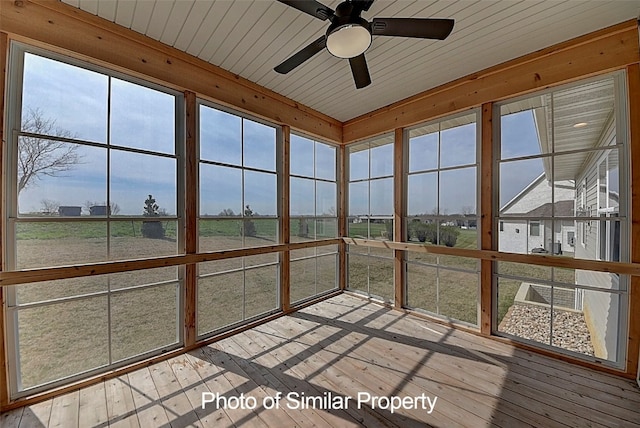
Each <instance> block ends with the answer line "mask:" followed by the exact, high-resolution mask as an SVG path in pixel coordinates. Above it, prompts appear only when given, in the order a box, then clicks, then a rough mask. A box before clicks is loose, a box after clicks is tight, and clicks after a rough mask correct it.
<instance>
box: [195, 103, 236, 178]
mask: <svg viewBox="0 0 640 428" xmlns="http://www.w3.org/2000/svg"><path fill="white" fill-rule="evenodd" d="M200 159H205V160H208V161H213V162H220V163H226V164H230V165H237V166H241V165H242V119H241V118H240V117H238V116H235V115H233V114H229V113H225V112H223V111H220V110H216V109H214V108H211V107H207V106H204V105H201V106H200Z"/></svg>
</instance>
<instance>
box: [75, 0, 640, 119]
mask: <svg viewBox="0 0 640 428" xmlns="http://www.w3.org/2000/svg"><path fill="white" fill-rule="evenodd" d="M62 1H64V2H65V3H68V4H70V5H72V6H75V7H78V8H80V9H82V10H85V11H87V12H89V13H92V14H95V15H98V16H100V17H102V18H104V19H107V20H109V21H112V22H115V23H117V24H119V25H122V26H123V27H126V28H130V29H132V30H134V31H137V32H139V33H142V34H145V35H147V36H149V37H151V38H153V39H156V40H159V41H161V42H163V43H165V44H167V45H170V46H173V47H175V48H177V49H180V50H182V51H185V52H187V53H189V54H192V55H194V56H196V57H198V58H201V59H203V60H205V61H208V62H210V63H212V64H215V65H217V66H220V67H222V68H224V69H226V70H228V71H230V72H232V73H235V74H238V75H240V76H242V77H245V78H247V79H249V80H251V81H253V82H256V83H258V84H259V85H262V86H264V87H266V88H269V89H271V90H273V91H275V92H278V93H280V94H282V95H285V96H287V97H289V98H291V99H293V100H295V101H297V102H299V103H302V104H304V105H307V106H309V107H311V108H313V109H316V110H318V111H320V112H322V113H325V114H327V115H329V116H331V117H333V118H335V119H338V120H340V121H347V120H349V119H352V118H354V117H357V116H360V115H362V114H365V113H367V112H370V111H372V110H375V109H378V108H380V107H384V106H385V105H388V104H391V103H393V102H396V101H399V100H401V99H404V98H406V97H409V96H411V95H414V94H416V93H419V92H422V91H425V90H428V89H431V88H433V87H436V86H439V85H441V84H444V83H446V82H449V81H451V80H454V79H456V78H459V77H463V76H466V75H468V74H471V73H474V72H477V71H480V70H483V69H485V68H487V67H490V66H492V65H495V64H499V63H502V62H504V61H507V60H510V59H513V58H517V57H519V56H522V55H525V54H527V53H531V52H534V51H536V50H539V49H542V48H545V47H547V46H550V45H553V44H556V43H559V42H562V41H565V40H568V39H571V38H574V37H577V36H580V35H583V34H586V33H589V32H592V31H595V30H597V29H600V28H604V27H608V26H610V25H613V24H617V23H619V22H622V21H625V20H628V19H633V18H637V17H638V14H639V12H640V2H639V1H637V0H580V1H578V0H567V1H548V0H522V1H505V0H502V1H497V0H464V1H455V0H431V1H426V0H418V1H405V0H401V1H391V0H376V1H375V2H374V4H373V6H372V7H371V9H370V10H369V11H368V12H365V13H363V17H364V18H366V19H368V20H371V19H372V18H374V17H423V18H426V17H438V18H453V19H455V20H456V25H455V27H454V30H453V32H452V34H451V35H450V36H449V38H448V39H447V40H445V41H430V40H421V39H409V38H401V37H382V36H377V37H374V40H373V43H372V45H371V47H370V48H369V50H368V51H367V52H366V57H367V62H368V64H369V69H370V73H371V79H372V81H373V83H372V84H371V85H370V86H368V87H366V88H364V89H360V90H357V89H356V88H355V85H354V83H353V79H352V76H351V71H350V69H349V64H348V61H347V60H341V59H338V58H334V57H333V56H331V54H329V53H328V52H326V51H323V52H320V53H319V54H317V55H316V56H315V57H314V58H312V59H311V60H309V61H307V62H306V63H304V64H303V65H302V66H300V67H298V68H297V69H295V70H294V71H293V72H291V73H289V74H287V75H280V74H278V73H276V72H274V71H273V67H275V66H276V65H278V64H279V63H280V62H282V61H283V60H284V59H286V58H288V57H289V56H290V55H292V54H293V53H295V52H297V51H298V49H300V48H302V47H304V46H306V45H307V44H309V43H310V42H312V41H313V40H315V39H317V38H318V37H319V36H320V35H322V34H323V33H324V32H325V30H326V27H327V25H328V23H327V21H320V20H318V19H315V18H313V17H311V16H309V15H307V14H304V13H301V12H299V11H297V10H295V9H292V8H290V7H287V6H285V5H283V4H281V3H279V2H277V1H276V0H254V1H250V0H242V1H231V0H195V1H194V0H155V1H153V0H62ZM323 3H324V4H326V5H327V6H329V7H331V8H333V9H335V7H336V6H337V5H338V4H339V3H340V1H339V0H323Z"/></svg>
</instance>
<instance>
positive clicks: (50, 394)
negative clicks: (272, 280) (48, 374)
mask: <svg viewBox="0 0 640 428" xmlns="http://www.w3.org/2000/svg"><path fill="white" fill-rule="evenodd" d="M340 293H341V291H335V292H332V293H328V294H325V295H322V296H321V297H319V298H317V299H312V300H309V301H307V302H304V303H302V304H300V305H296V306H295V307H293V308H291V309H290V310H289V312H288V313H284V312H278V313H276V314H272V315H268V316H266V317H264V318H260V319H258V320H255V321H252V322H250V323H247V324H243V325H241V326H238V327H236V328H234V329H232V330H228V331H225V332H224V333H221V334H219V335H217V336H214V337H210V338H208V339H205V340H201V341H199V342H197V343H194V344H193V345H190V346H185V347H184V348H180V349H177V350H175V351H170V352H167V353H165V354H162V355H158V356H156V357H152V358H148V359H146V360H143V361H139V362H136V363H133V364H130V365H128V366H125V367H121V368H117V369H113V370H111V371H109V372H107V373H103V374H100V375H96V376H93V377H91V378H88V379H83V380H81V381H77V382H74V383H72V384H69V385H66V386H62V387H59V388H56V389H52V390H49V391H45V392H42V393H39V394H34V395H32V396H28V397H23V398H20V399H18V400H15V401H12V402H8V404H6V405H4V406H0V411H2V412H5V411H8V410H12V409H16V408H18V407H24V406H30V405H32V404H36V403H40V402H42V401H45V400H48V399H50V398H54V397H58V396H60V395H63V394H66V393H68V392H72V391H76V390H78V389H80V388H85V387H88V386H91V385H95V384H97V383H101V382H104V381H106V380H109V379H113V378H116V377H118V376H122V375H123V374H125V373H130V372H132V371H135V370H138V369H141V368H144V367H149V366H150V365H152V364H155V363H159V362H161V361H166V360H168V359H170V358H174V357H177V356H179V355H182V354H185V353H187V352H189V351H192V350H194V349H197V348H200V347H202V346H206V345H210V344H212V343H215V342H218V341H220V340H223V339H226V338H228V337H231V336H233V335H235V334H238V333H241V332H243V331H246V330H249V329H252V328H255V327H257V326H260V325H262V324H266V323H268V322H270V321H273V320H275V319H277V318H280V317H282V316H284V315H287V314H290V313H293V312H296V311H298V310H300V309H304V308H306V307H307V306H310V305H314V304H316V303H319V302H322V301H324V300H327V299H330V298H332V297H335V296H336V295H338V294H340Z"/></svg>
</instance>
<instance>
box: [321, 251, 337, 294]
mask: <svg viewBox="0 0 640 428" xmlns="http://www.w3.org/2000/svg"><path fill="white" fill-rule="evenodd" d="M316 261H317V262H316V263H317V266H318V267H317V278H316V280H317V285H316V292H317V293H322V292H323V291H329V290H334V289H336V288H338V276H337V274H336V271H337V265H338V256H337V254H334V255H328V256H322V257H318V258H317V259H316Z"/></svg>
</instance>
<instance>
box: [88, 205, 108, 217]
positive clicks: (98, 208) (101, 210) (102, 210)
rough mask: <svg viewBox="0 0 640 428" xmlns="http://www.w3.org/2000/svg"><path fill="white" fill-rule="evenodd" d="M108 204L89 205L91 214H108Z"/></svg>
mask: <svg viewBox="0 0 640 428" xmlns="http://www.w3.org/2000/svg"><path fill="white" fill-rule="evenodd" d="M107 211H108V210H107V206H106V205H94V206H91V207H89V215H107Z"/></svg>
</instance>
